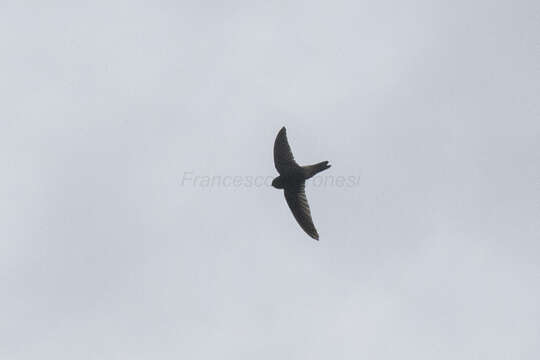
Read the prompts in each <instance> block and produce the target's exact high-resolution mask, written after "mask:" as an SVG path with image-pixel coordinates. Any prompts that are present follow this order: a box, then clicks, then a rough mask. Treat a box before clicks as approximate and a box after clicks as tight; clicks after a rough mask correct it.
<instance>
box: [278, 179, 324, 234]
mask: <svg viewBox="0 0 540 360" xmlns="http://www.w3.org/2000/svg"><path fill="white" fill-rule="evenodd" d="M285 200H287V204H288V205H289V208H290V209H291V211H292V213H293V215H294V218H295V219H296V221H297V222H298V224H299V225H300V227H302V229H304V231H305V232H306V233H307V234H308V235H309V236H311V237H312V238H314V239H315V240H319V234H318V233H317V229H315V225H313V220H312V219H311V211H310V210H309V204H308V201H307V198H306V191H305V182H302V183H301V184H299V185H297V186H295V187H287V188H285Z"/></svg>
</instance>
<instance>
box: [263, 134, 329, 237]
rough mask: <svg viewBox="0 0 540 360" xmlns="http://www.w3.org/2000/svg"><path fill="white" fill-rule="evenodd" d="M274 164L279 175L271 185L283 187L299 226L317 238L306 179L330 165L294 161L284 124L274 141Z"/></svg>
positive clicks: (325, 162)
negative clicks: (300, 163) (299, 163)
mask: <svg viewBox="0 0 540 360" xmlns="http://www.w3.org/2000/svg"><path fill="white" fill-rule="evenodd" d="M274 165H275V166H276V169H277V171H278V173H279V176H278V177H276V178H275V179H274V180H272V186H273V187H275V188H276V189H283V190H284V193H285V200H287V204H288V205H289V208H290V209H291V211H292V213H293V215H294V218H295V219H296V221H297V222H298V224H299V225H300V227H301V228H302V229H303V230H304V231H305V232H306V233H307V234H308V235H309V236H311V237H312V238H314V239H315V240H319V233H317V229H315V225H313V220H312V219H311V211H310V209H309V204H308V201H307V198H306V190H305V185H306V180H307V179H309V178H310V177H312V176H314V175H315V174H317V173H319V172H321V171H323V170H326V169H328V168H329V167H330V165H329V164H328V161H323V162H320V163H317V164H314V165H307V166H300V165H298V164H297V163H296V161H294V156H293V154H292V151H291V147H290V146H289V142H288V141H287V130H286V129H285V126H284V127H282V128H281V130H279V133H278V134H277V136H276V141H275V142H274Z"/></svg>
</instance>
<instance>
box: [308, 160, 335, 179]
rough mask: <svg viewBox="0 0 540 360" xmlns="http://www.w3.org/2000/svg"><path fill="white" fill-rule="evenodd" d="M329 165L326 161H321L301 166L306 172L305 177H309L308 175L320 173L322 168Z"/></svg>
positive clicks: (326, 167)
mask: <svg viewBox="0 0 540 360" xmlns="http://www.w3.org/2000/svg"><path fill="white" fill-rule="evenodd" d="M329 167H330V164H328V161H322V162H320V163H317V164H314V165H308V166H304V167H303V168H304V171H305V172H306V179H309V178H310V177H312V176H314V175H315V174H317V173H320V172H321V171H323V170H326V169H328V168H329Z"/></svg>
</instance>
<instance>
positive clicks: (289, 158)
mask: <svg viewBox="0 0 540 360" xmlns="http://www.w3.org/2000/svg"><path fill="white" fill-rule="evenodd" d="M274 165H275V166H276V169H277V171H278V172H279V173H280V174H281V173H282V172H284V171H287V169H289V168H291V167H293V168H294V167H297V166H298V164H297V163H296V161H294V156H293V154H292V151H291V147H290V146H289V142H288V141H287V131H286V130H285V126H284V127H282V128H281V130H279V133H278V134H277V136H276V141H275V142H274Z"/></svg>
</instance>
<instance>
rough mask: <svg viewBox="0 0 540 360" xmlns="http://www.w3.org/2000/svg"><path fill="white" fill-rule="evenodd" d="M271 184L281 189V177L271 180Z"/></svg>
mask: <svg viewBox="0 0 540 360" xmlns="http://www.w3.org/2000/svg"><path fill="white" fill-rule="evenodd" d="M272 186H273V187H275V188H276V189H283V183H282V182H281V178H280V177H279V176H278V177H277V178H275V179H274V180H272Z"/></svg>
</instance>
